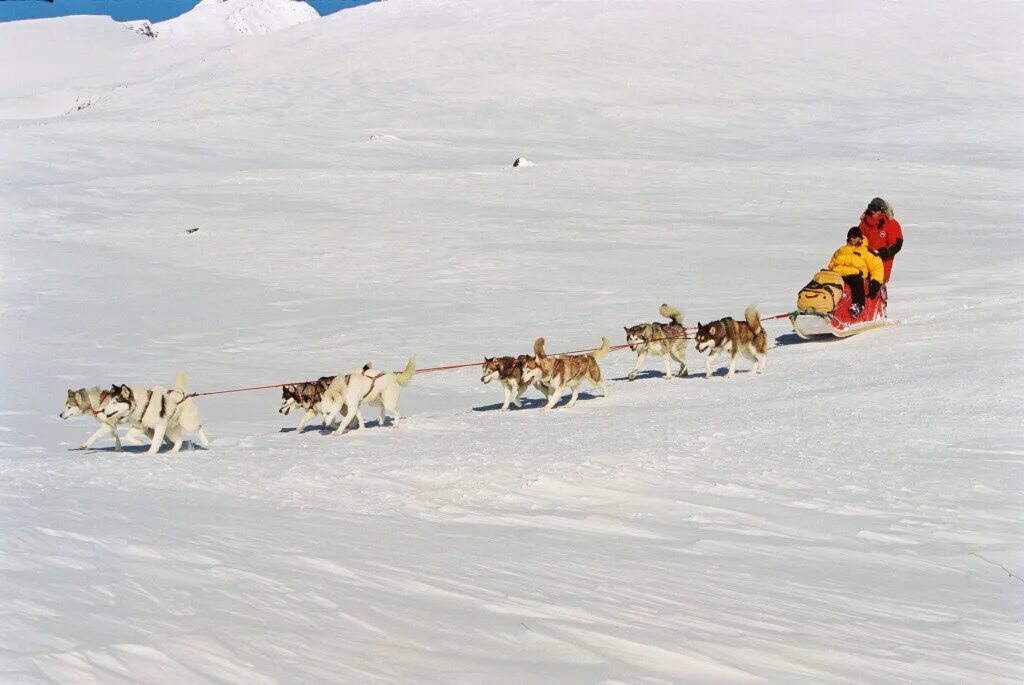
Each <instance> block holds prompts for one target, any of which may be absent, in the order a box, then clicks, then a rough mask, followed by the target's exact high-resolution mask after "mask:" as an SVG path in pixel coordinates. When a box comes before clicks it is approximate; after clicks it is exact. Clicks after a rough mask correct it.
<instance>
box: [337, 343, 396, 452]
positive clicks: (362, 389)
mask: <svg viewBox="0 0 1024 685" xmlns="http://www.w3.org/2000/svg"><path fill="white" fill-rule="evenodd" d="M415 372H416V357H412V358H410V359H409V362H408V363H407V364H406V365H405V369H404V370H403V371H402V372H401V373H397V372H396V373H385V372H383V371H377V370H376V369H374V368H373V366H372V365H371V364H367V365H366V366H364V367H363V368H361V369H358V368H356V369H352V371H351V372H350V373H347V374H345V375H344V376H340V375H339V376H337V377H335V379H334V380H333V381H332V382H331V384H330V385H329V386H327V390H325V391H324V396H323V397H324V399H323V412H324V413H325V414H327V417H326V418H325V419H324V421H325V422H327V423H333V422H334V419H335V418H336V417H337V416H338V414H340V413H341V412H342V410H344V411H345V413H344V415H342V417H341V425H339V426H338V429H337V430H335V431H334V435H341V434H342V433H344V432H345V430H346V429H347V427H348V425H349V424H350V423H351V422H352V420H353V419H356V421H357V423H356V429H357V430H358V429H361V428H362V427H363V417H362V414H361V412H360V407H361V406H362V404H363V403H366V404H369V405H370V406H372V407H379V408H380V425H381V426H383V425H384V422H385V420H386V419H387V414H388V413H390V414H391V416H392V425H393V426H394V427H395V428H398V422H399V420H400V419H401V415H400V414H399V413H398V394H399V392H401V389H402V388H403V387H404V386H406V385H409V381H411V380H412V376H413V374H414V373H415Z"/></svg>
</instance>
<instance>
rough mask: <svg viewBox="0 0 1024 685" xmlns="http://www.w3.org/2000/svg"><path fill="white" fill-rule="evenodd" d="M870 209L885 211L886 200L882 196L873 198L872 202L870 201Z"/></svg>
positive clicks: (872, 210)
mask: <svg viewBox="0 0 1024 685" xmlns="http://www.w3.org/2000/svg"><path fill="white" fill-rule="evenodd" d="M868 211H871V212H884V211H885V200H883V199H882V198H880V197H875V198H872V199H871V202H869V203H868Z"/></svg>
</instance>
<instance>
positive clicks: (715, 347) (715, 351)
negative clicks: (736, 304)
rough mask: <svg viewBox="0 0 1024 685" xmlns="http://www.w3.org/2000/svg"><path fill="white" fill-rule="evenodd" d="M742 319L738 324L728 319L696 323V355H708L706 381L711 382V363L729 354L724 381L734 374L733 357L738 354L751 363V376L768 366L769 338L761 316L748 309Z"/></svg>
mask: <svg viewBox="0 0 1024 685" xmlns="http://www.w3.org/2000/svg"><path fill="white" fill-rule="evenodd" d="M744 319H745V320H744V321H737V320H736V319H733V318H732V317H730V316H727V317H725V318H724V319H719V320H718V321H712V322H711V323H707V324H702V323H700V322H699V321H698V322H697V334H696V335H695V336H694V341H695V342H696V343H697V345H696V347H697V351H698V352H704V351H706V350H710V351H711V354H709V355H708V358H707V359H706V360H705V361H704V369H705V371H706V372H707V375H706V376H705V377H706V378H711V375H712V371H711V362H713V361H715V360H716V359H718V357H720V356H721V355H722V353H723V352H725V353H728V354H729V357H730V359H729V372H728V373H726V374H725V377H726V378H732V375H733V372H734V371H735V370H736V357H737V356H738V355H740V354H742V355H743V356H744V357H746V358H747V359H749V360H750V361H752V362H754V373H761V372H762V371H764V367H765V365H766V364H767V363H768V334H767V333H765V331H764V328H763V327H762V326H761V315H760V314H759V313H758V311H757V307H755V306H754V305H750V306H749V307H747V311H746V312H745V314H744Z"/></svg>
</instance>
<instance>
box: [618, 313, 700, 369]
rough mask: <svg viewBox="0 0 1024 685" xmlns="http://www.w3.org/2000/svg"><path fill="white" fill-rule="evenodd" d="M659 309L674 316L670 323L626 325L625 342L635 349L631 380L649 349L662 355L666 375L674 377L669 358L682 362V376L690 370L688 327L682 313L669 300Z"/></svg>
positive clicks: (649, 351)
mask: <svg viewBox="0 0 1024 685" xmlns="http://www.w3.org/2000/svg"><path fill="white" fill-rule="evenodd" d="M658 312H659V313H660V314H661V315H662V316H664V317H667V318H669V319H670V320H671V323H659V322H657V321H655V322H653V323H638V324H637V325H635V326H630V327H628V328H626V343H627V344H628V345H629V349H631V350H633V351H634V352H636V365H635V366H634V367H633V370H632V371H630V372H629V380H633V379H634V378H636V374H637V372H638V371H639V370H640V365H641V364H643V362H644V359H645V358H646V357H647V355H648V353H653V354H659V355H661V359H662V361H663V362H664V363H665V378H672V368H671V366H670V365H669V358H670V357H671V358H672V359H675V360H676V361H677V362H679V373H678V374H677V375H679V376H685V375H686V374H687V368H686V343H687V342H689V341H688V340H687V338H686V328H685V327H684V326H683V313H682V312H681V311H679V310H678V309H676V308H675V307H670V306H669V305H667V304H663V305H661V307H660V308H659V309H658Z"/></svg>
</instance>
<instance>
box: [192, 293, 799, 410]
mask: <svg viewBox="0 0 1024 685" xmlns="http://www.w3.org/2000/svg"><path fill="white" fill-rule="evenodd" d="M789 315H790V313H789V312H784V313H782V314H775V315H773V316H765V317H762V318H761V321H772V320H773V319H786V318H789ZM684 330H685V331H687V332H689V331H695V330H697V327H696V326H689V327H687V328H685V329H684ZM682 337H685V334H684V335H674V336H669V337H665V338H654V339H652V340H648V341H646V342H649V343H651V342H659V341H662V340H675V339H676V338H682ZM627 347H629V343H625V344H623V345H610V346H609V347H608V351H609V352H618V351H619V350H624V349H626V348H627ZM599 349H601V348H599V347H591V348H588V349H585V350H572V351H570V352H556V353H555V354H553V355H550V356H559V355H563V354H587V353H589V352H596V351H597V350H599ZM480 364H481V362H469V363H466V364H448V365H446V366H431V367H428V368H425V369H416V370H415V371H414V372H413V373H417V374H420V373H434V372H436V371H451V370H453V369H468V368H470V367H472V366H480ZM367 378H369V376H367ZM307 382H310V381H299V382H298V383H273V384H271V385H253V386H250V387H247V388H232V389H230V390H210V391H208V392H193V393H189V394H187V395H185V397H184V398H183V400H186V399H189V398H190V397H206V396H209V395H226V394H228V393H233V392H249V391H251V390H270V389H273V388H283V387H285V386H286V385H302V384H303V383H307Z"/></svg>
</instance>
